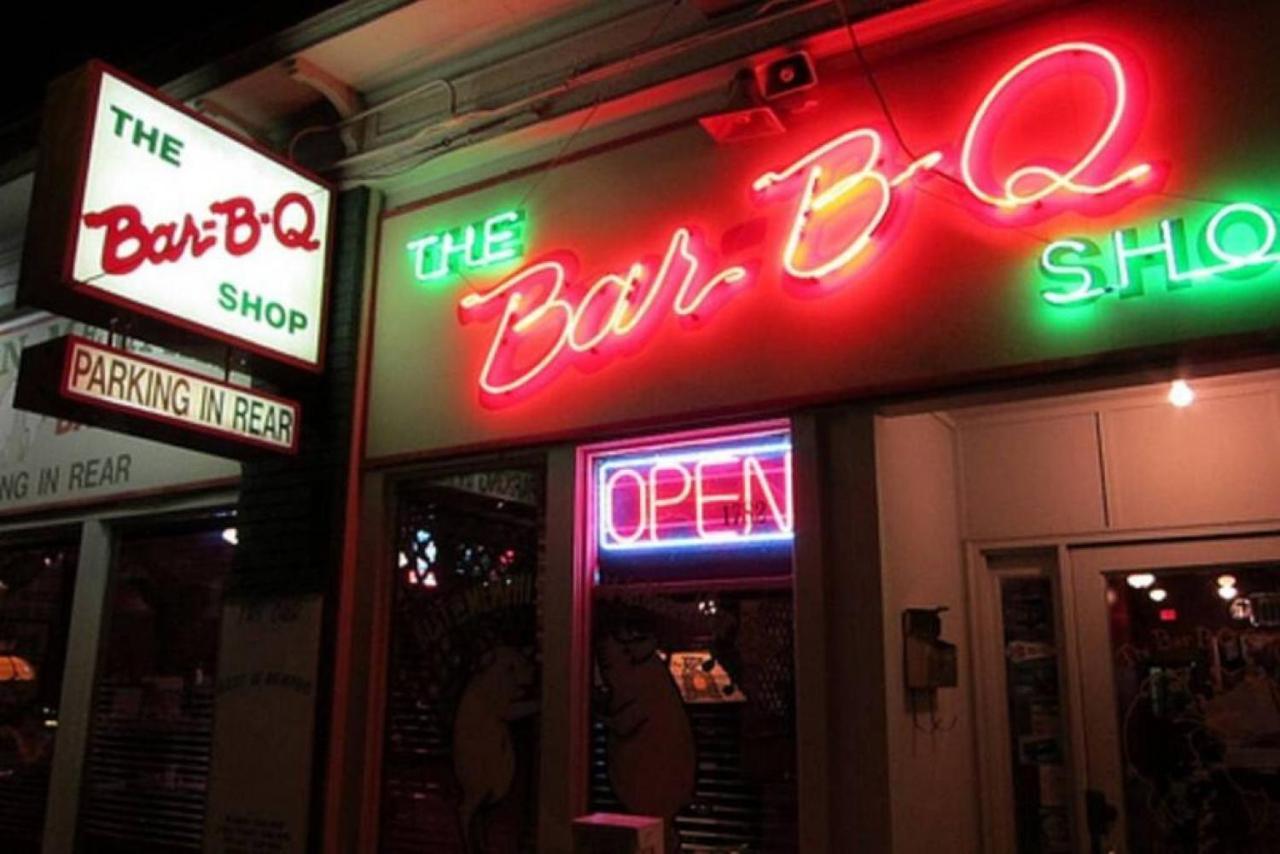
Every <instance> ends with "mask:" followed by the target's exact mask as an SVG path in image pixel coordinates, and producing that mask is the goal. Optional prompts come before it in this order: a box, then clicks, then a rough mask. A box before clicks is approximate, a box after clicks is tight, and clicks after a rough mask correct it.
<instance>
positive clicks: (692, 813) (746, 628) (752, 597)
mask: <svg viewBox="0 0 1280 854" xmlns="http://www.w3.org/2000/svg"><path fill="white" fill-rule="evenodd" d="M597 602H598V603H600V604H598V605H597V617H598V619H599V620H600V621H601V622H598V623H597V629H598V631H607V630H608V628H607V627H609V626H617V625H619V624H621V623H626V624H627V626H628V630H638V631H644V632H652V633H653V635H654V637H655V638H656V640H657V642H658V648H659V651H660V654H664V653H665V652H666V651H670V650H673V649H695V648H696V649H707V650H712V651H714V655H715V657H716V659H717V660H718V662H719V663H720V665H721V666H723V668H724V670H725V671H726V672H727V673H728V674H729V676H730V677H731V679H732V680H733V682H734V683H736V687H737V689H739V690H740V694H738V695H737V696H742V695H745V701H742V702H723V703H695V702H686V703H684V709H685V712H686V713H687V715H688V718H689V723H690V725H691V728H692V732H693V741H694V746H695V752H696V766H695V767H696V770H695V775H694V794H693V800H692V801H691V802H690V803H689V804H687V805H686V806H685V807H684V809H682V810H681V811H680V812H679V813H678V814H677V815H676V817H675V826H676V831H677V835H678V837H679V844H680V849H679V850H680V851H681V852H684V854H702V852H744V853H745V852H769V854H774V852H792V851H797V850H798V848H797V838H796V831H797V815H798V811H797V800H796V788H795V782H796V778H795V752H796V743H795V735H794V734H795V714H794V712H795V704H794V696H795V691H794V677H793V646H792V640H791V639H792V618H791V614H792V607H791V595H790V593H789V592H788V591H771V592H735V593H729V592H721V593H713V592H706V593H703V594H696V595H691V594H671V595H661V594H658V595H653V594H644V595H627V596H625V597H624V598H621V599H614V600H613V601H612V602H609V601H608V600H604V601H603V602H602V600H599V599H598V600H597ZM619 609H621V610H619ZM597 687H598V689H599V687H600V686H597ZM600 710H601V706H600V704H599V703H598V704H597V705H596V708H595V714H593V716H592V724H591V744H590V768H589V773H590V780H589V785H590V808H591V810H592V811H600V812H626V811H627V810H626V808H625V807H624V805H623V804H622V803H621V801H620V800H619V798H618V797H617V795H616V794H615V792H614V790H613V786H612V784H611V782H610V777H609V746H608V745H609V727H608V723H607V721H606V720H605V719H604V718H603V717H602V716H601V714H600V713H599V712H600ZM653 749H654V750H661V749H662V746H661V745H660V744H655V745H654V748H653Z"/></svg>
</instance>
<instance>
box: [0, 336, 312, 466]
mask: <svg viewBox="0 0 1280 854" xmlns="http://www.w3.org/2000/svg"><path fill="white" fill-rule="evenodd" d="M14 405H15V406H17V407H18V408H21V409H29V410H32V411H37V412H43V413H45V414H49V415H54V416H57V417H60V418H68V419H71V420H75V421H80V422H84V423H89V424H93V425H96V426H102V427H107V428H108V429H113V430H118V431H120V432H124V433H133V434H135V435H140V436H144V437H146V438H158V439H161V440H163V441H166V442H169V443H170V444H177V445H185V446H188V447H192V448H195V449H197V450H202V451H209V452H213V453H221V454H223V455H227V456H245V455H246V454H250V453H252V452H254V451H261V450H267V451H275V452H280V453H288V454H292V453H295V452H296V451H297V448H298V431H299V429H300V427H301V423H300V422H301V417H302V412H301V407H300V406H299V405H298V404H297V403H296V402H294V401H290V400H285V399H283V398H279V397H275V396H273V395H268V394H264V393H263V392H260V391H258V390H256V389H250V388H244V387H241V386H234V385H231V384H229V383H225V382H221V381H219V380H216V379H213V378H210V377H207V376H201V375H200V374H196V373H193V372H191V371H187V370H183V369H180V368H175V367H173V366H171V365H166V364H165V363H163V362H159V361H157V360H155V359H151V358H147V357H144V356H139V355H135V354H133V353H129V352H126V351H124V350H119V349H116V348H114V347H108V346H104V345H102V344H98V343H96V342H94V341H90V340H88V339H86V338H81V337H78V336H74V335H68V336H64V337H62V338H58V339H54V340H53V341H50V342H48V343H46V344H41V345H39V346H37V347H34V348H31V349H28V350H27V351H26V352H25V353H24V354H23V359H22V366H21V369H20V373H19V377H18V390H17V392H16V393H15V397H14Z"/></svg>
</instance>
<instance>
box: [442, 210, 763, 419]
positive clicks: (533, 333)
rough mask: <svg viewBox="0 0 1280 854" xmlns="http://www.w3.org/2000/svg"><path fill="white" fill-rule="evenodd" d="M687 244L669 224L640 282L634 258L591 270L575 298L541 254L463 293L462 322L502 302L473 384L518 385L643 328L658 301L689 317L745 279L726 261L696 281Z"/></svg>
mask: <svg viewBox="0 0 1280 854" xmlns="http://www.w3.org/2000/svg"><path fill="white" fill-rule="evenodd" d="M691 244H692V235H691V233H690V232H689V230H688V229H686V228H679V229H676V231H675V233H674V234H672V236H671V241H670V242H669V243H668V245H667V250H666V253H665V254H664V256H663V259H662V263H661V265H660V266H659V268H658V272H657V274H656V275H655V276H654V277H653V278H652V279H651V280H649V281H648V285H647V287H646V286H645V281H646V279H647V278H648V277H647V276H646V271H645V269H644V267H643V266H642V265H640V264H633V265H632V266H631V268H630V269H629V270H628V271H627V273H626V275H622V276H620V275H617V274H615V273H607V274H605V275H603V276H600V277H598V278H597V279H596V280H595V281H594V282H593V283H592V285H591V286H590V287H589V288H587V290H586V292H585V293H584V295H583V296H582V298H581V299H579V300H577V301H576V302H571V301H570V300H568V299H566V298H565V292H566V291H567V290H569V283H568V273H567V272H566V270H565V267H564V265H563V264H562V263H561V262H559V261H542V262H540V263H537V264H534V265H532V266H530V267H526V268H525V269H523V270H521V271H520V272H518V273H516V274H515V275H513V276H511V277H509V278H507V279H506V280H504V281H503V282H501V283H499V284H498V285H496V286H495V287H493V288H491V289H490V290H488V291H483V292H477V293H471V294H467V295H466V296H465V297H463V298H462V302H461V309H462V319H463V321H464V322H466V321H470V320H483V319H487V318H488V317H490V316H492V314H493V308H494V307H495V306H501V314H500V319H499V321H498V328H497V331H496V332H495V333H494V337H493V342H492V343H491V344H490V346H489V351H488V353H487V354H486V356H485V360H484V367H483V368H482V369H481V371H480V387H481V388H482V389H483V390H484V391H485V392H486V393H487V394H490V395H505V394H509V393H511V392H514V391H517V390H518V389H520V388H522V387H524V386H526V385H528V384H529V383H531V382H533V381H534V380H536V379H538V378H539V377H541V376H545V375H548V372H550V371H551V370H552V369H553V368H555V367H556V366H558V365H561V364H563V363H565V362H567V361H568V360H569V359H570V358H572V357H573V356H574V355H578V356H584V355H599V356H602V355H605V350H606V347H607V346H608V345H609V344H612V343H617V342H621V341H622V340H623V339H626V338H629V337H633V336H635V335H641V336H643V335H645V334H646V333H648V332H649V331H650V330H651V329H652V322H653V321H654V320H655V319H657V315H656V314H655V312H656V311H657V306H658V304H659V302H660V301H664V300H670V308H671V311H672V313H674V314H676V315H677V316H683V317H696V315H697V311H698V309H699V308H700V307H701V306H703V304H704V303H705V302H706V301H707V299H708V298H709V297H710V296H711V295H712V294H713V293H714V292H715V291H717V290H718V289H719V288H720V286H721V285H733V284H738V283H741V282H743V281H745V280H746V278H747V271H746V268H744V267H737V266H732V267H727V268H725V269H723V270H720V271H719V272H717V273H715V274H714V275H711V276H706V277H703V278H702V279H701V281H700V277H699V272H700V270H701V269H702V267H703V264H702V262H701V261H700V260H699V258H698V256H697V255H696V254H695V253H694V252H693V249H692V245H691ZM526 350H532V352H531V353H530V352H526ZM521 365H523V366H521Z"/></svg>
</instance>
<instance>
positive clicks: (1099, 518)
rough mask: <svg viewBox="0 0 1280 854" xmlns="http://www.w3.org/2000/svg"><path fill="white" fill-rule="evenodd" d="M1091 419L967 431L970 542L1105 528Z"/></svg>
mask: <svg viewBox="0 0 1280 854" xmlns="http://www.w3.org/2000/svg"><path fill="white" fill-rule="evenodd" d="M1097 439H1098V436H1097V427H1096V423H1095V419H1094V416H1093V415H1092V414H1091V413H1085V414H1070V415H1040V416H1038V417H1036V416H1030V415H1029V416H1028V417H1027V418H1025V419H1019V420H1002V421H995V422H977V423H967V424H964V425H963V426H962V428H961V440H960V446H961V453H962V456H963V471H964V478H965V480H964V490H963V491H964V505H965V516H966V527H967V534H968V535H969V536H970V537H973V538H976V539H996V538H1002V537H1023V536H1032V535H1036V534H1062V533H1069V532H1079V531H1097V530H1101V529H1102V528H1104V527H1105V524H1106V513H1105V509H1104V507H1103V492H1102V469H1101V458H1100V457H1099V455H1098V441H1097Z"/></svg>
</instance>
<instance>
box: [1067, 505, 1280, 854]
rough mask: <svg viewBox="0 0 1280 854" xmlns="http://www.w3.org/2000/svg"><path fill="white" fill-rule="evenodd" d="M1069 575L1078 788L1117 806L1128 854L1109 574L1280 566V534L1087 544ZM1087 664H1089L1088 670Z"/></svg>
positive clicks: (1071, 553)
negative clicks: (1082, 761) (1093, 791)
mask: <svg viewBox="0 0 1280 854" xmlns="http://www.w3.org/2000/svg"><path fill="white" fill-rule="evenodd" d="M1067 557H1068V577H1069V578H1070V580H1071V587H1072V589H1073V599H1074V600H1075V614H1074V619H1073V620H1072V621H1071V624H1070V627H1069V628H1070V631H1071V632H1072V633H1073V634H1074V636H1075V637H1074V642H1073V643H1071V648H1072V652H1073V655H1074V656H1075V658H1076V659H1077V666H1076V668H1073V669H1074V670H1075V671H1076V672H1077V674H1078V677H1077V680H1076V682H1075V683H1074V686H1073V693H1074V694H1076V696H1077V697H1078V698H1079V699H1078V707H1079V709H1080V714H1081V721H1080V723H1081V738H1080V747H1081V748H1083V752H1084V755H1085V764H1084V765H1083V766H1081V767H1082V769H1083V771H1084V773H1083V774H1082V776H1081V779H1080V780H1078V781H1077V784H1076V789H1077V790H1078V791H1080V792H1083V790H1084V789H1086V788H1090V789H1097V790H1099V791H1101V792H1102V793H1103V794H1104V795H1105V796H1106V798H1107V801H1108V802H1110V803H1111V805H1112V806H1114V807H1115V808H1116V811H1117V816H1116V821H1115V824H1114V825H1112V829H1111V833H1110V835H1109V837H1108V842H1109V844H1110V846H1111V848H1112V849H1114V850H1115V851H1116V852H1118V854H1124V852H1125V851H1126V850H1127V848H1128V835H1127V832H1126V815H1125V802H1124V767H1123V766H1124V760H1123V756H1122V753H1121V749H1120V732H1119V724H1118V722H1117V720H1116V711H1115V696H1114V684H1115V669H1114V662H1113V661H1112V656H1111V637H1110V628H1109V625H1108V620H1107V606H1106V598H1105V597H1106V575H1107V574H1109V573H1115V572H1125V571H1135V570H1141V571H1149V570H1150V571H1160V570H1170V569H1192V568H1202V567H1205V566H1210V565H1214V564H1233V563H1265V562H1271V561H1277V562H1280V530H1272V531H1270V532H1265V531H1263V532H1256V533H1252V534H1247V535H1234V536H1232V535H1223V536H1216V537H1198V538H1191V539H1185V538H1184V539H1175V540H1165V541H1162V542H1135V543H1129V544H1123V545H1082V546H1076V547H1072V548H1070V549H1067ZM1084 662H1089V666H1088V667H1084V666H1083V664H1084Z"/></svg>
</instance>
